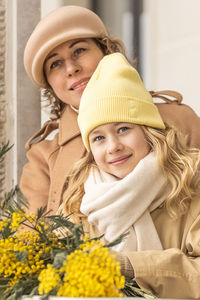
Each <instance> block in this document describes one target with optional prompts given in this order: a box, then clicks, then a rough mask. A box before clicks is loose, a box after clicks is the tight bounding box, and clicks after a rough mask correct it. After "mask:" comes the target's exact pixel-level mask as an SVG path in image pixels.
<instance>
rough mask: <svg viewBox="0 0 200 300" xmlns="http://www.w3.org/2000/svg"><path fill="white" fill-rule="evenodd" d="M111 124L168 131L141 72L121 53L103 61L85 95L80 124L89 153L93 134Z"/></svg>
mask: <svg viewBox="0 0 200 300" xmlns="http://www.w3.org/2000/svg"><path fill="white" fill-rule="evenodd" d="M111 122H129V123H134V124H140V125H146V126H151V127H155V128H161V129H164V128H165V125H164V123H163V121H162V119H161V116H160V114H159V112H158V109H157V107H156V105H155V104H154V103H153V99H152V97H151V95H150V93H149V92H148V91H147V90H146V88H145V86H144V84H143V82H142V80H141V78H140V76H139V74H138V72H137V71H136V69H134V68H133V67H132V66H131V65H130V63H129V62H128V61H127V60H126V58H125V57H124V56H123V55H122V54H121V53H114V54H109V55H107V56H104V57H103V59H102V60H101V61H100V63H99V64H98V66H97V68H96V70H95V72H94V73H93V75H92V77H91V78H90V80H89V82H88V84H87V86H86V88H85V90H84V92H83V94H82V97H81V102H80V107H79V115H78V124H79V127H80V130H81V135H82V139H83V143H84V145H85V147H86V149H87V150H88V151H89V149H90V146H89V142H88V136H89V134H90V132H91V131H92V130H93V129H94V128H96V127H97V126H99V125H102V124H106V123H111Z"/></svg>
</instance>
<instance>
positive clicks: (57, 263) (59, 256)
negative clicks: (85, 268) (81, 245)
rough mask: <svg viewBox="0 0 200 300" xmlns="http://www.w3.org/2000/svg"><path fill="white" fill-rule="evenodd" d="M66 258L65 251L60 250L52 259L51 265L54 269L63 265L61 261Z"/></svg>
mask: <svg viewBox="0 0 200 300" xmlns="http://www.w3.org/2000/svg"><path fill="white" fill-rule="evenodd" d="M66 258H67V252H66V251H62V252H60V253H57V254H56V255H55V257H54V259H53V265H52V267H53V268H55V269H59V268H61V267H62V265H63V261H65V260H66Z"/></svg>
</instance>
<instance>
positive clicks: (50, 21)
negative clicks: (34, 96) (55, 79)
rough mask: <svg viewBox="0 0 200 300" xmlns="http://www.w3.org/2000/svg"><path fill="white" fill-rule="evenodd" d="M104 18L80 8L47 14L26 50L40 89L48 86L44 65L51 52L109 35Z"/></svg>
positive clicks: (29, 67) (27, 63) (27, 65)
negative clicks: (74, 42)
mask: <svg viewBox="0 0 200 300" xmlns="http://www.w3.org/2000/svg"><path fill="white" fill-rule="evenodd" d="M107 35H108V33H107V30H106V28H105V26H104V24H103V22H102V21H101V19H100V18H99V17H98V16H97V15H96V14H95V13H94V12H92V11H91V10H89V9H87V8H85V7H80V6H62V7H59V8H57V9H55V10H53V11H52V12H50V13H49V14H47V15H46V16H45V17H44V18H43V19H42V20H41V21H40V22H39V23H38V24H37V26H36V27H35V29H34V31H33V32H32V34H31V36H30V38H29V40H28V42H27V44H26V47H25V51H24V66H25V69H26V72H27V74H28V76H29V77H30V78H31V80H32V81H33V82H35V83H36V84H38V85H39V86H40V87H46V85H47V84H46V80H45V78H44V73H43V64H44V61H45V58H46V56H47V55H48V53H49V52H50V51H51V50H53V49H54V48H55V47H57V46H58V45H60V44H62V43H64V42H66V41H69V40H72V39H76V38H93V37H103V36H107Z"/></svg>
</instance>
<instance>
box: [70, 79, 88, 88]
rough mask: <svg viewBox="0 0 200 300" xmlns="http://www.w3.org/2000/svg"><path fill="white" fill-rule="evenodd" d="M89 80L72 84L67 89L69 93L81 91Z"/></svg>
mask: <svg viewBox="0 0 200 300" xmlns="http://www.w3.org/2000/svg"><path fill="white" fill-rule="evenodd" d="M88 81H89V78H84V79H81V80H79V81H76V82H74V83H73V84H72V85H71V87H70V88H69V90H70V91H83V90H84V89H85V87H86V85H87V84H88Z"/></svg>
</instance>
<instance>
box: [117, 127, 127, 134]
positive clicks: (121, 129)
mask: <svg viewBox="0 0 200 300" xmlns="http://www.w3.org/2000/svg"><path fill="white" fill-rule="evenodd" d="M128 129H129V128H128V127H126V126H124V127H120V128H119V129H118V132H119V133H122V132H124V131H127V130H128Z"/></svg>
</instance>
